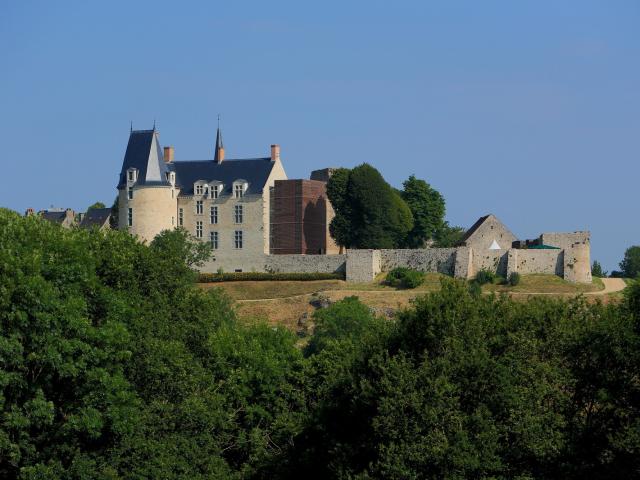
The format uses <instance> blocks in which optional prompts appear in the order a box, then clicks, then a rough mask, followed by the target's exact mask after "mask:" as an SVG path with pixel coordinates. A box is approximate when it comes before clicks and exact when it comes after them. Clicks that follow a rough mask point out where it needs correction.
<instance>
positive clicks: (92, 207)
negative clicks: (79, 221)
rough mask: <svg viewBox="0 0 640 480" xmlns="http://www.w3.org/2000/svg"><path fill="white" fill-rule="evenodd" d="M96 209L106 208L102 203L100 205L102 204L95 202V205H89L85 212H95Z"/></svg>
mask: <svg viewBox="0 0 640 480" xmlns="http://www.w3.org/2000/svg"><path fill="white" fill-rule="evenodd" d="M97 208H106V207H105V204H104V203H102V202H96V203H94V204H93V205H91V206H90V207H89V208H87V211H89V210H95V209H97Z"/></svg>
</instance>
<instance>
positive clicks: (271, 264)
mask: <svg viewBox="0 0 640 480" xmlns="http://www.w3.org/2000/svg"><path fill="white" fill-rule="evenodd" d="M346 261H347V256H346V255H265V258H264V262H265V270H266V271H268V272H275V273H315V272H319V273H338V272H344V271H345V268H346V265H345V263H346Z"/></svg>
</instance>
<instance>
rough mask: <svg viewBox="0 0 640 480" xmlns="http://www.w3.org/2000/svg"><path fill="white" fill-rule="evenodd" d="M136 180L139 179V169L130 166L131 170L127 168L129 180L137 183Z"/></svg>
mask: <svg viewBox="0 0 640 480" xmlns="http://www.w3.org/2000/svg"><path fill="white" fill-rule="evenodd" d="M136 180H138V169H137V168H130V169H129V170H127V182H128V183H135V182H136Z"/></svg>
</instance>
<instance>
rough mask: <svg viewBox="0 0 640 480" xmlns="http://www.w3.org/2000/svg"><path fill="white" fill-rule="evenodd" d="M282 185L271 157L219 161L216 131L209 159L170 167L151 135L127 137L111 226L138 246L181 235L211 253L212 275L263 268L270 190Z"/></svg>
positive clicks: (276, 153) (274, 152)
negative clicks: (166, 234) (170, 233)
mask: <svg viewBox="0 0 640 480" xmlns="http://www.w3.org/2000/svg"><path fill="white" fill-rule="evenodd" d="M286 178H287V176H286V173H285V171H284V168H283V166H282V162H281V160H280V147H279V146H278V145H272V146H271V156H270V157H261V158H250V159H226V158H225V150H224V145H223V143H222V135H221V132H220V129H218V132H217V137H216V146H215V150H214V156H213V159H209V160H195V161H174V149H173V147H165V148H164V149H163V148H161V146H160V142H159V134H158V131H157V130H155V129H153V130H138V131H132V132H131V134H130V136H129V143H128V145H127V150H126V153H125V156H124V161H123V163H122V169H121V171H120V179H119V182H118V207H119V211H118V224H119V228H121V229H126V230H128V231H129V232H131V233H132V234H134V235H137V236H138V237H140V238H141V239H142V240H143V241H145V242H149V241H151V240H152V239H153V238H154V237H155V236H156V235H157V234H158V233H160V232H161V231H163V230H168V229H172V228H176V227H184V228H185V229H186V230H187V231H189V232H190V233H191V234H192V235H194V236H195V237H196V238H199V239H201V240H202V241H208V242H210V243H211V246H212V247H213V250H214V256H215V259H216V260H215V262H214V263H215V264H216V265H217V267H216V268H223V269H224V270H227V271H234V270H240V271H241V270H245V271H246V270H252V269H258V268H260V269H261V268H262V266H263V263H264V262H263V255H265V254H269V252H270V232H271V229H270V208H271V199H270V195H271V189H272V187H273V185H274V182H275V181H276V180H285V179H286Z"/></svg>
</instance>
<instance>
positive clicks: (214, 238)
mask: <svg viewBox="0 0 640 480" xmlns="http://www.w3.org/2000/svg"><path fill="white" fill-rule="evenodd" d="M209 241H210V242H211V248H213V249H214V250H217V249H218V232H209Z"/></svg>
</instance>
